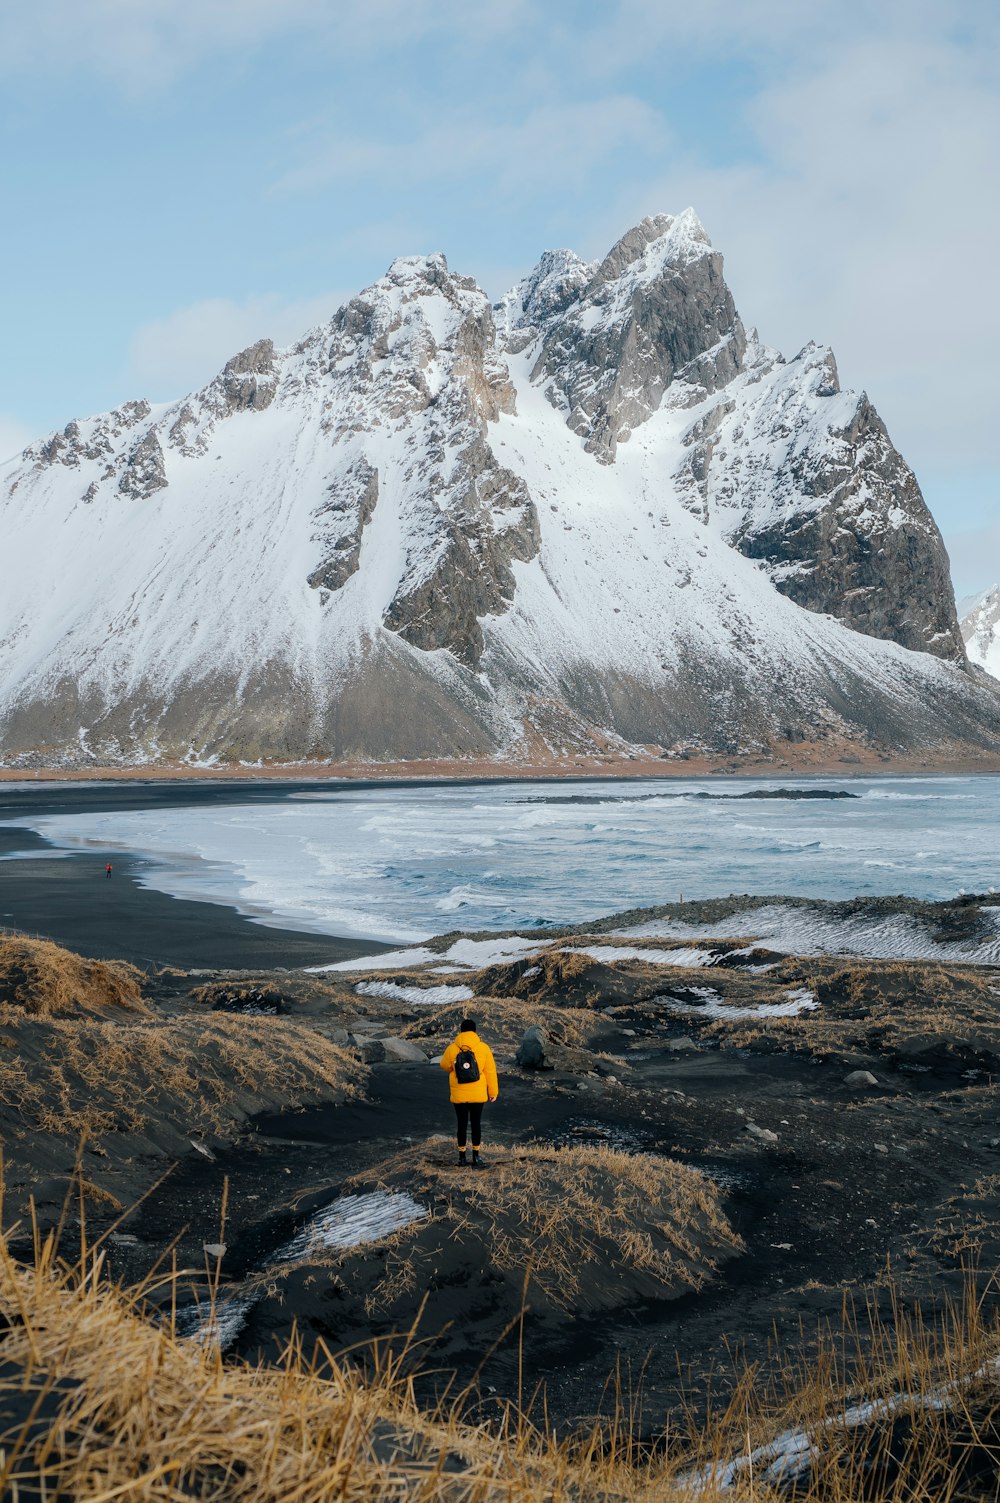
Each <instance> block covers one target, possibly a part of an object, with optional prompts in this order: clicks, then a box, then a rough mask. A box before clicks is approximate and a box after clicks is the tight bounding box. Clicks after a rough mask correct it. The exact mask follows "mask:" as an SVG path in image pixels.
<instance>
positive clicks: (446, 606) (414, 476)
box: [310, 256, 539, 667]
mask: <svg viewBox="0 0 1000 1503" xmlns="http://www.w3.org/2000/svg"><path fill="white" fill-rule="evenodd" d="M333 329H334V333H333V339H332V341H331V343H330V346H329V349H328V351H327V356H326V358H327V360H328V362H329V364H328V371H329V376H330V378H331V380H332V381H333V383H334V384H335V386H336V388H337V394H338V397H339V399H340V400H339V401H338V403H337V407H336V411H337V427H336V429H335V430H334V432H335V435H336V437H337V438H338V439H340V440H341V441H342V442H344V443H345V447H346V448H347V449H348V451H349V452H351V451H353V450H355V449H357V450H360V451H361V453H362V457H361V458H360V459H359V460H357V461H355V464H360V466H361V470H360V472H359V473H361V474H362V475H368V474H369V473H370V472H371V470H372V466H371V463H370V461H369V459H368V458H367V457H364V456H365V455H366V453H367V449H366V440H365V438H364V435H365V434H366V433H367V434H372V435H377V434H378V431H379V430H380V429H381V428H382V427H383V425H384V424H385V423H386V422H388V423H390V424H400V423H403V422H410V423H413V424H414V427H415V428H417V429H418V432H417V433H415V435H414V438H415V441H414V442H413V443H412V444H411V445H410V446H409V454H408V456H407V463H406V466H405V473H404V476H403V480H404V485H403V488H402V494H401V495H400V497H399V501H398V504H399V506H400V508H401V514H402V516H403V517H404V518H405V523H406V526H405V539H406V555H405V560H404V568H403V573H402V577H401V579H400V580H399V584H398V587H397V589H396V590H395V592H394V594H393V596H392V599H391V600H390V601H389V602H388V605H387V607H386V609H385V611H384V614H383V622H384V625H385V626H386V627H388V628H389V629H390V630H391V631H395V632H398V633H399V635H400V636H402V637H403V638H404V639H405V640H406V641H407V642H409V643H411V644H412V645H413V646H414V647H417V648H420V649H422V650H423V651H427V652H433V651H436V650H438V649H447V650H449V651H450V652H452V653H453V654H454V655H455V657H456V658H457V659H458V661H459V662H461V663H463V664H465V665H467V666H470V667H474V666H476V665H478V662H479V659H480V657H481V655H482V650H483V633H482V627H481V625H480V618H481V617H484V616H491V615H497V614H500V613H502V612H503V611H505V610H506V609H507V607H508V606H509V605H510V602H511V600H512V598H513V594H514V577H513V574H512V572H511V562H512V561H513V560H514V559H521V560H527V559H530V558H533V557H534V556H535V554H536V553H537V552H538V547H539V532H538V518H537V515H536V512H535V508H534V504H533V502H532V499H531V496H530V494H529V492H528V488H527V486H526V485H525V483H524V481H523V480H522V479H520V478H519V477H518V476H516V475H513V474H511V473H510V472H509V471H507V470H505V469H504V468H503V466H502V465H500V464H498V462H497V460H496V457H495V455H494V454H493V451H492V450H491V448H490V446H489V444H488V443H487V441H486V435H487V430H488V425H489V424H490V423H495V422H496V421H497V420H498V418H499V417H500V415H501V414H502V413H511V412H513V410H514V405H515V403H514V389H513V387H512V385H511V381H510V375H509V372H508V370H507V366H506V363H505V362H504V360H503V359H502V357H501V356H500V355H499V354H498V352H497V349H496V331H495V328H494V323H493V313H492V309H491V308H490V305H489V302H488V301H487V299H486V297H485V296H484V294H483V293H482V292H481V291H480V290H479V288H478V287H477V286H476V284H475V283H474V282H473V281H472V280H471V279H470V278H468V277H456V276H453V275H452V274H451V273H450V272H449V270H448V264H447V262H446V261H445V258H444V256H428V257H403V258H401V259H400V260H398V261H394V262H393V264H392V266H391V267H390V268H389V271H388V273H387V275H386V277H385V278H384V279H383V281H382V282H381V283H379V284H377V285H376V287H374V288H372V289H370V290H369V292H368V293H365V294H363V295H362V297H360V298H355V299H354V300H353V302H351V303H349V304H348V305H347V307H346V308H344V309H343V310H342V311H341V312H340V313H339V314H338V315H337V317H336V318H335V319H334V325H333ZM415 420H416V421H415ZM416 440H419V441H416ZM334 489H335V491H336V492H337V493H338V494H339V493H340V488H339V486H338V485H337V484H336V483H335V487H334ZM366 509H367V511H366ZM373 511H374V500H373V499H372V492H371V483H370V481H367V482H365V485H364V487H362V489H361V490H360V491H359V492H358V499H357V501H356V502H355V503H354V504H353V505H352V506H351V517H352V522H351V524H350V527H349V528H348V529H346V530H345V532H344V534H343V541H342V542H340V543H338V545H337V552H338V554H339V555H340V558H341V560H342V561H341V563H340V564H338V565H336V566H335V567H334V568H333V570H330V569H327V568H324V567H323V566H321V570H320V571H319V577H318V576H317V574H316V573H314V574H313V575H311V576H310V583H321V584H323V586H324V587H326V588H330V587H337V586H336V584H335V583H334V581H335V580H336V579H337V578H340V576H341V575H342V576H343V579H346V578H347V577H349V575H350V573H353V572H354V568H356V567H357V559H358V557H359V556H360V542H361V534H362V532H363V529H364V527H365V525H366V523H367V521H368V520H370V518H371V515H372V512H373ZM352 560H353V566H352ZM345 571H346V572H345ZM341 582H343V580H342V579H341Z"/></svg>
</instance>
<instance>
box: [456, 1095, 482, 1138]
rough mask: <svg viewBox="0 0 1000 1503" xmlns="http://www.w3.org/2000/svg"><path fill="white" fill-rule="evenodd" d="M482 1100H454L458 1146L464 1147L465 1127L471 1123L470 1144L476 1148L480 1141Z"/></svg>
mask: <svg viewBox="0 0 1000 1503" xmlns="http://www.w3.org/2000/svg"><path fill="white" fill-rule="evenodd" d="M485 1104H486V1103H485V1102H483V1101H456V1102H454V1103H453V1105H454V1107H455V1116H456V1117H457V1118H458V1146H459V1148H464V1147H465V1134H466V1128H467V1127H468V1125H469V1123H470V1122H471V1123H472V1146H473V1148H478V1147H479V1144H480V1143H481V1141H482V1126H483V1107H484V1106H485Z"/></svg>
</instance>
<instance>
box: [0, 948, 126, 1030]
mask: <svg viewBox="0 0 1000 1503" xmlns="http://www.w3.org/2000/svg"><path fill="white" fill-rule="evenodd" d="M141 979H142V972H141V971H139V970H137V969H136V967H135V966H131V965H127V964H126V963H125V962H124V961H110V960H86V959H85V958H84V957H83V956H82V955H75V954H74V953H73V951H72V950H64V949H63V948H62V946H61V945H55V944H53V943H52V942H51V940H47V939H28V938H27V937H26V936H23V935H19V934H8V935H2V936H0V1011H2V1013H3V1014H6V1015H7V1016H9V1015H10V1012H11V1010H17V1011H19V1012H22V1013H25V1014H28V1015H30V1016H32V1017H36V1018H69V1017H75V1018H82V1017H91V1018H103V1017H107V1016H108V1015H109V1014H112V1013H116V1012H132V1013H148V1011H149V1009H148V1008H147V1007H146V1005H145V1003H144V1002H143V1000H142V992H141V988H140V983H141Z"/></svg>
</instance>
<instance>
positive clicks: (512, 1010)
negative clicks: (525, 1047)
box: [404, 997, 608, 1054]
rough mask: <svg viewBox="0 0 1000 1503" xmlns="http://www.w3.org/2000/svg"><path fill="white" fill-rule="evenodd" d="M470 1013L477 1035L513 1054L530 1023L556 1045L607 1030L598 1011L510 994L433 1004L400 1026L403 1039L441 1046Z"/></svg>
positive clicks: (581, 1041)
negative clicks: (469, 1000) (435, 1005)
mask: <svg viewBox="0 0 1000 1503" xmlns="http://www.w3.org/2000/svg"><path fill="white" fill-rule="evenodd" d="M470 1013H471V1014H472V1015H473V1017H474V1018H475V1019H476V1025H477V1027H478V1030H479V1035H480V1037H481V1038H482V1039H484V1040H485V1041H486V1043H488V1044H489V1045H490V1047H491V1048H492V1049H493V1050H495V1051H497V1052H500V1053H505V1054H513V1053H514V1051H515V1050H516V1049H517V1046H518V1044H519V1043H520V1042H521V1039H522V1038H523V1037H524V1030H525V1029H526V1028H528V1027H530V1026H531V1024H533V1023H538V1024H540V1025H541V1027H542V1028H544V1029H545V1031H546V1033H547V1034H548V1035H549V1037H550V1038H551V1039H554V1040H555V1042H556V1043H557V1044H566V1045H569V1046H571V1047H581V1046H584V1047H586V1046H590V1045H592V1043H593V1041H594V1039H595V1038H596V1037H597V1036H598V1035H599V1034H600V1033H601V1032H602V1030H604V1031H606V1030H607V1026H608V1025H607V1023H605V1022H604V1021H603V1020H602V1018H601V1017H600V1015H599V1014H598V1013H594V1012H588V1011H586V1009H584V1008H579V1007H549V1006H547V1005H545V1004H544V1003H530V1002H520V1001H516V1000H515V999H514V998H512V997H476V999H475V1000H474V1001H473V1002H460V1003H456V1004H454V1005H450V1004H448V1005H445V1006H443V1007H435V1008H434V1009H433V1010H432V1011H431V1010H429V1011H428V1012H427V1013H426V1014H425V1015H424V1016H422V1017H419V1018H418V1019H417V1020H416V1022H414V1023H410V1024H409V1025H408V1027H407V1028H405V1029H404V1034H405V1036H406V1037H407V1038H412V1039H424V1040H440V1043H441V1047H442V1048H444V1046H445V1044H446V1043H450V1042H451V1040H452V1039H453V1038H454V1037H455V1035H456V1034H457V1033H458V1031H459V1029H460V1028H461V1026H462V1020H463V1018H467V1017H468V1016H469V1014H470Z"/></svg>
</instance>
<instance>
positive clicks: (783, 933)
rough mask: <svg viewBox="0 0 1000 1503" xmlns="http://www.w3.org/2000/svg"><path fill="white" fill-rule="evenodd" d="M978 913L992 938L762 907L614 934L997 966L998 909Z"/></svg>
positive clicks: (879, 918) (906, 919)
mask: <svg viewBox="0 0 1000 1503" xmlns="http://www.w3.org/2000/svg"><path fill="white" fill-rule="evenodd" d="M980 913H981V915H982V918H983V922H984V924H985V925H986V926H988V927H991V928H992V931H993V932H992V933H989V934H987V935H986V936H984V937H983V938H981V939H972V940H964V939H957V940H938V939H936V938H935V937H934V935H933V934H932V933H931V932H930V930H929V929H928V927H927V925H926V924H924V923H922V922H921V921H920V920H919V919H918V918H915V917H913V916H912V915H910V914H907V913H891V914H886V915H884V916H883V915H879V914H867V913H857V914H851V915H841V914H838V913H837V912H835V911H833V912H831V911H829V910H826V909H824V908H822V907H819V906H815V907H814V906H812V905H801V906H800V905H796V906H795V907H791V906H788V905H786V904H784V903H765V904H762V905H761V906H760V907H755V908H746V909H742V910H739V911H737V912H735V913H732V914H730V915H728V917H726V918H723V919H718V920H715V921H713V922H711V923H705V924H698V923H689V922H686V921H684V922H681V921H679V920H677V919H667V918H663V919H650V920H646V921H645V922H643V923H641V924H634V925H630V926H629V927H627V928H624V929H620V930H616V931H615V932H616V933H617V934H619V935H620V936H621V937H622V938H623V939H624V938H629V939H675V938H676V939H691V938H694V937H696V936H704V937H705V938H706V939H707V938H711V939H729V938H736V937H744V936H746V937H752V938H753V940H754V941H755V942H756V943H758V944H763V945H766V946H767V948H768V949H770V950H777V951H778V952H779V953H781V954H785V955H856V956H861V957H866V958H870V959H885V960H895V959H898V960H941V961H956V962H959V963H965V964H967V965H968V964H972V965H998V964H1000V905H998V906H997V907H996V908H985V907H984V908H982V909H980Z"/></svg>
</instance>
